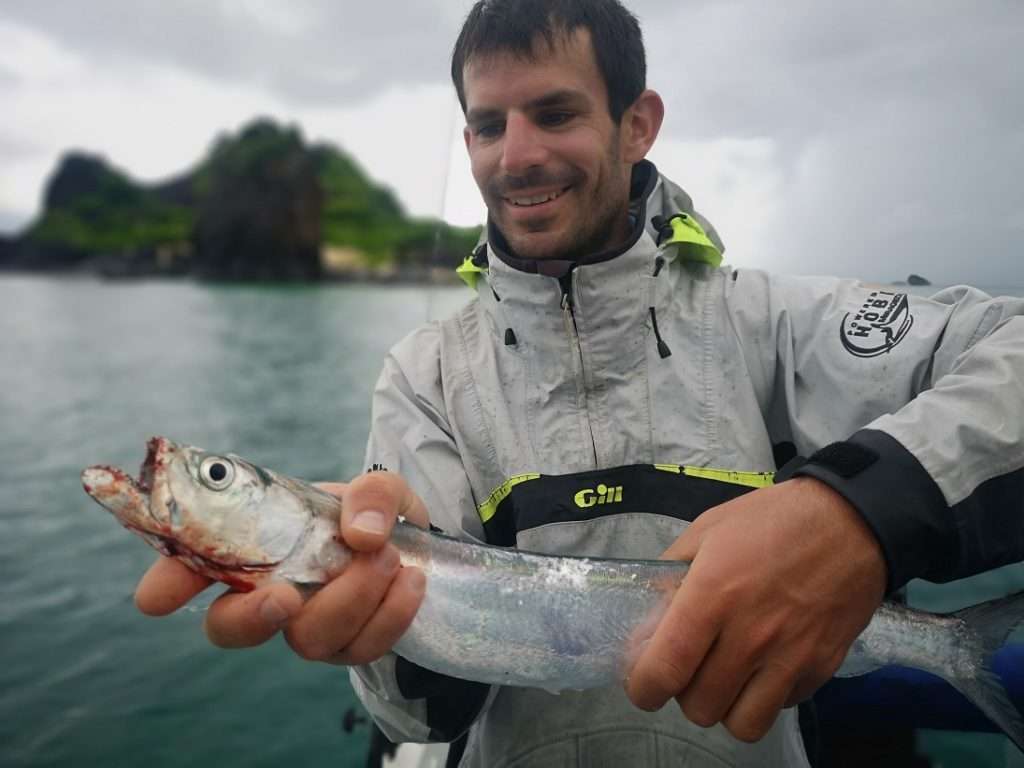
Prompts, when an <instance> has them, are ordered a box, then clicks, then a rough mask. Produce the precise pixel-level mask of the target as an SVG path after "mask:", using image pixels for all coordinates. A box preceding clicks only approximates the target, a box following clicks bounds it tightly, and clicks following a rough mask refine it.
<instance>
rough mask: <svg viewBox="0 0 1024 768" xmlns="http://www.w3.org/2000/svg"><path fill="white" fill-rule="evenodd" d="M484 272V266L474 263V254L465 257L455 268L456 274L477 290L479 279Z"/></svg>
mask: <svg viewBox="0 0 1024 768" xmlns="http://www.w3.org/2000/svg"><path fill="white" fill-rule="evenodd" d="M483 273H484V270H483V268H482V267H478V266H477V265H476V264H474V263H473V255H472V254H470V255H469V256H467V257H466V258H465V259H463V260H462V263H461V264H459V266H457V267H456V268H455V274H456V275H458V276H459V278H460V279H461V280H462V282H464V283H465V284H466V285H468V286H469V287H470V288H472V289H473V290H474V291H475V290H476V283H477V280H479V279H480V275H482V274H483Z"/></svg>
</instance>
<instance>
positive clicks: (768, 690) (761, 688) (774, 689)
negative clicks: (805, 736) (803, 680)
mask: <svg viewBox="0 0 1024 768" xmlns="http://www.w3.org/2000/svg"><path fill="white" fill-rule="evenodd" d="M792 689H793V671H792V669H790V668H788V667H786V666H783V665H780V664H768V665H766V666H764V667H762V668H761V669H759V670H758V671H757V672H755V673H754V675H753V676H752V677H751V678H750V681H749V682H748V683H747V684H746V686H745V687H744V688H743V691H742V693H740V695H739V696H738V697H737V699H736V702H735V703H734V704H733V705H732V708H731V709H730V710H729V712H728V714H726V716H725V717H724V718H723V719H722V724H723V725H725V727H726V728H727V729H728V731H729V733H731V734H732V735H733V736H735V737H736V738H737V739H739V740H740V741H746V742H754V741H758V740H759V739H761V738H762V737H763V736H764V735H765V734H766V733H768V731H769V729H770V728H771V727H772V725H773V724H774V723H775V719H776V718H777V717H778V716H779V711H780V710H781V709H782V707H783V705H784V704H785V703H786V699H787V698H789V695H790V691H792Z"/></svg>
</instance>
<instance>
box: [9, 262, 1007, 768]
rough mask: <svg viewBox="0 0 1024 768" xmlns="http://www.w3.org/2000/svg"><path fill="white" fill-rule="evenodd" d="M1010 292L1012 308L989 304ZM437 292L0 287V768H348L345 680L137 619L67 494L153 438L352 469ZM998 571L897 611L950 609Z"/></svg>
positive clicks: (136, 564) (271, 650)
mask: <svg viewBox="0 0 1024 768" xmlns="http://www.w3.org/2000/svg"><path fill="white" fill-rule="evenodd" d="M1000 292H1012V293H1017V294H1022V293H1024V292H1022V291H1020V290H1012V289H1011V290H1006V289H1004V290H1003V291H1000ZM469 297H470V294H469V292H468V291H466V290H465V289H459V288H432V289H427V288H412V287H365V286H329V287H301V288H298V287H296V288H287V287H276V288H259V287H222V286H208V285H197V284H194V283H191V282H155V281H154V282H102V281H97V280H92V279H87V278H81V279H78V278H75V279H51V278H43V277H22V276H13V277H12V276H4V277H0V589H2V599H0V766H4V767H5V768H7V767H10V768H15V767H16V766H145V767H146V768H161V767H162V766H183V765H211V766H212V765H216V766H218V768H233V767H234V766H246V767H248V766H253V767H256V766H279V765H284V764H288V765H298V766H338V767H345V766H362V765H363V763H364V760H365V751H366V746H367V740H368V730H367V728H366V726H365V725H361V726H358V727H357V728H356V729H355V731H354V732H353V733H351V734H347V733H345V732H344V730H343V728H342V721H343V717H344V714H345V712H346V710H348V709H350V708H351V707H353V706H357V703H356V700H355V698H354V696H353V695H352V692H351V690H350V688H349V685H348V680H347V675H346V672H345V670H343V669H341V668H336V667H329V666H325V665H319V664H312V663H308V662H303V661H301V660H299V659H298V658H296V657H295V656H293V655H292V654H291V652H290V651H289V650H288V648H287V646H286V645H285V644H284V643H283V641H281V640H280V639H276V640H274V641H272V642H270V643H269V644H267V645H266V646H264V647H262V648H259V649H255V650H247V651H223V650H218V649H215V648H213V647H212V646H210V645H209V644H208V643H207V641H206V640H205V637H204V635H203V632H202V622H203V608H204V605H206V604H208V603H209V600H210V599H212V598H206V599H205V601H203V600H201V601H199V604H198V605H196V606H194V607H192V608H191V609H186V610H183V611H180V612H179V613H177V614H175V615H174V616H171V617H168V618H165V619H159V620H158V619H150V618H146V617H144V616H142V615H141V614H139V613H138V612H137V611H136V610H135V609H134V607H133V604H132V591H133V588H134V586H135V584H136V582H137V580H138V578H139V576H140V575H141V574H142V572H143V571H144V570H145V569H146V568H147V566H148V565H149V564H150V563H151V562H152V560H153V558H154V555H153V554H152V552H151V551H150V550H149V548H148V547H146V546H145V545H144V544H143V543H142V542H140V541H139V540H137V539H136V538H135V537H133V536H130V535H129V534H127V533H126V532H125V531H124V530H123V529H122V528H121V527H120V526H118V525H116V524H114V522H113V521H112V520H111V518H110V517H109V516H108V515H107V514H106V513H105V512H104V511H103V510H101V509H100V508H99V507H98V506H96V505H95V504H94V503H93V502H92V501H91V500H90V499H89V498H88V497H86V496H85V494H84V493H83V492H82V490H81V487H80V485H79V480H78V474H79V472H80V470H81V469H82V468H83V467H84V466H86V465H89V464H93V463H111V464H118V465H121V466H125V467H127V468H132V469H134V468H135V467H137V466H138V464H139V462H140V461H141V460H142V457H143V447H144V442H145V440H146V439H147V438H148V437H149V436H151V435H155V434H163V435H167V436H170V437H173V438H177V439H180V440H182V441H186V442H191V443H193V444H196V445H201V446H204V447H208V448H211V449H220V450H224V449H227V450H234V451H237V452H239V453H241V454H243V455H245V456H246V457H247V458H250V459H253V460H255V461H257V462H259V463H262V464H264V465H266V466H270V467H273V468H275V469H278V470H280V471H282V472H285V473H288V474H293V475H296V476H299V477H304V478H307V479H311V480H329V479H346V478H348V477H350V476H352V475H354V474H357V473H359V472H360V471H361V470H362V469H363V467H362V466H361V464H362V459H363V456H362V452H363V445H364V440H365V436H366V433H367V429H368V422H369V412H368V404H369V400H370V393H371V390H372V388H373V385H374V382H375V379H376V376H377V373H378V371H379V368H380V364H381V361H382V358H383V356H384V354H385V352H386V350H387V349H388V348H389V347H390V346H391V345H392V344H394V342H396V341H397V340H398V339H399V338H401V337H402V336H404V335H405V334H406V333H408V332H409V331H410V330H412V329H413V328H414V327H416V326H417V325H419V324H421V323H423V322H424V321H426V320H428V319H433V318H437V317H441V316H444V315H446V314H448V313H449V312H450V311H452V310H453V309H454V308H456V307H457V306H458V305H460V304H461V303H463V302H464V301H466V300H468V298H469ZM1022 587H1024V571H1022V570H1021V568H1020V567H1019V566H1012V567H1009V568H1004V569H1001V570H1000V571H997V572H994V573H992V574H986V575H985V576H983V577H978V578H975V579H972V580H969V581H965V582H959V583H957V584H953V585H947V586H943V587H936V586H932V585H923V584H922V585H916V584H915V585H914V587H913V590H912V597H913V599H914V600H916V601H917V602H918V603H920V604H922V605H927V606H929V607H934V608H942V609H946V608H953V607H959V606H962V605H965V604H968V603H972V602H976V601H977V600H979V599H983V598H985V597H989V596H995V595H998V594H1004V593H1006V592H1007V591H1010V590H1011V589H1014V588H1022ZM922 743H923V745H924V749H925V751H927V752H928V753H929V754H931V755H933V756H934V757H935V758H936V759H937V760H940V761H941V764H942V765H947V766H953V765H971V766H993V768H994V767H995V766H1003V765H1015V766H1019V765H1024V761H1019V760H1017V758H1016V757H1010V758H1007V757H1006V755H1007V754H1008V753H1007V752H1006V747H1005V743H1006V742H1005V740H1004V739H1003V738H1002V737H1000V736H994V735H972V736H963V735H960V734H949V733H942V734H938V733H926V734H924V736H923V739H922Z"/></svg>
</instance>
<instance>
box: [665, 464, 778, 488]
mask: <svg viewBox="0 0 1024 768" xmlns="http://www.w3.org/2000/svg"><path fill="white" fill-rule="evenodd" d="M683 474H684V475H689V476H690V477H703V478H704V479H705V480H717V481H718V482H720V483H732V484H733V485H745V486H747V487H748V488H767V487H768V486H769V485H772V484H773V483H774V482H775V473H774V472H740V471H738V470H735V469H709V468H708V467H683Z"/></svg>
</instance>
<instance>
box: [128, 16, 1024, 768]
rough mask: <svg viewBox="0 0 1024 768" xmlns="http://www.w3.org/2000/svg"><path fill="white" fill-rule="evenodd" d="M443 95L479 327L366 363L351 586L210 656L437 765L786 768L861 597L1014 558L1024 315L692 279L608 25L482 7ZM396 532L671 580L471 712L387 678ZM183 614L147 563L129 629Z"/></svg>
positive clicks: (172, 585)
mask: <svg viewBox="0 0 1024 768" xmlns="http://www.w3.org/2000/svg"><path fill="white" fill-rule="evenodd" d="M452 75H453V79H454V81H455V86H456V89H457V90H458V93H459V97H460V99H461V101H462V104H463V108H464V110H465V114H466V123H467V125H466V129H465V140H466V146H467V149H468V151H469V155H470V159H471V161H472V168H473V175H474V177H475V179H476V181H477V183H478V185H479V187H480V190H481V193H482V194H483V196H484V199H485V201H486V203H487V207H488V213H489V221H488V227H487V232H486V237H485V240H484V242H483V243H482V244H481V247H480V248H478V249H477V251H476V253H475V254H474V257H473V259H472V260H471V261H469V262H468V263H467V264H466V265H464V268H463V273H464V274H465V275H466V277H467V279H468V281H469V282H471V283H474V284H475V286H476V288H477V294H478V295H477V298H476V300H475V301H473V302H472V303H471V304H470V305H469V306H468V307H467V308H465V309H464V310H462V311H460V312H459V313H458V314H457V315H456V316H454V317H452V318H449V319H447V320H445V321H443V322H440V323H435V324H432V325H430V326H427V327H425V328H423V329H420V330H419V331H417V332H416V333H415V334H413V335H412V336H410V337H409V338H408V339H406V340H405V341H403V342H401V343H400V344H399V345H397V346H396V347H395V349H394V350H393V351H392V353H391V355H390V356H389V358H388V360H387V361H386V363H385V366H384V371H383V373H382V375H381V378H380V381H379V383H378V386H377V389H376V392H375V395H374V406H373V408H374V410H373V432H372V434H371V436H370V442H369V448H368V452H367V466H370V465H374V466H383V467H384V468H386V469H387V470H388V471H387V472H374V473H371V474H368V475H364V476H362V477H360V478H357V479H356V480H354V481H353V482H352V483H351V484H350V485H349V486H348V487H347V489H342V488H341V487H336V488H335V490H336V491H337V492H339V493H343V495H344V499H345V510H344V513H343V517H342V520H341V531H342V535H343V537H344V538H345V540H346V542H348V543H349V544H350V545H351V546H352V547H353V548H354V549H356V550H358V551H359V552H360V555H359V556H358V557H357V558H356V559H355V561H354V563H353V564H352V566H351V567H350V568H349V569H347V570H346V571H345V572H344V573H343V574H341V575H339V576H338V577H337V578H336V579H334V580H333V581H332V582H331V583H330V584H328V585H327V586H326V587H325V588H324V589H323V590H322V591H321V592H320V593H318V594H317V595H316V596H314V597H313V598H311V599H310V600H309V601H308V602H307V603H305V604H303V603H302V601H301V599H300V597H299V595H298V594H297V593H296V592H295V591H294V590H293V589H291V588H290V587H288V586H286V585H275V586H271V587H267V588H264V589H261V590H259V591H257V592H253V593H250V594H248V595H228V596H225V597H222V598H220V599H219V600H217V601H216V602H215V603H214V604H213V605H212V606H211V608H210V610H209V612H208V620H207V621H208V623H207V632H208V634H209V636H210V638H211V640H212V641H213V642H214V643H216V644H218V645H221V646H224V647H239V646H250V645H254V644H257V643H260V642H263V641H265V640H266V639H268V638H269V637H271V636H272V635H273V634H274V633H275V632H277V631H278V630H281V629H283V630H284V632H285V636H286V638H287V639H288V641H289V643H290V644H291V645H292V647H293V648H294V649H295V650H296V652H297V653H299V654H300V655H301V656H303V657H305V658H308V659H315V660H320V661H328V662H333V663H340V664H347V665H353V673H352V679H353V683H354V685H355V687H356V690H357V692H358V693H359V695H360V696H361V698H362V700H363V702H364V704H365V705H366V707H367V708H368V709H369V711H370V712H371V713H372V714H373V715H374V717H375V718H376V719H377V721H378V722H379V724H380V725H381V727H382V728H383V729H384V730H385V732H386V733H387V734H388V735H389V736H390V737H391V738H393V739H395V740H414V741H427V740H435V741H450V740H455V739H460V737H461V739H460V741H459V746H458V749H457V750H455V751H454V752H453V754H454V757H453V758H452V760H453V761H454V759H457V758H458V757H460V756H461V764H462V765H473V766H548V765H563V764H565V765H569V764H571V765H578V764H587V765H609V766H610V765H615V766H621V765H655V764H659V765H668V764H673V765H674V764H680V765H681V764H686V765H714V766H719V765H758V766H769V765H787V764H794V765H804V764H806V761H807V758H806V755H805V753H804V749H803V746H802V743H801V741H800V738H799V732H798V729H797V726H796V716H795V713H794V710H793V709H792V705H794V704H796V703H797V702H800V701H802V700H803V699H805V698H807V697H808V696H809V695H810V694H811V693H812V692H813V691H814V690H815V689H816V688H817V687H818V686H819V685H821V684H822V683H823V682H824V681H825V680H827V679H828V678H829V677H830V676H831V674H832V673H833V672H834V671H835V669H836V668H837V667H838V665H839V664H840V662H841V661H842V659H843V657H844V656H845V654H846V651H847V649H848V648H849V646H850V644H851V642H852V641H853V639H854V638H855V637H856V636H857V635H858V634H859V633H860V631H861V630H862V629H863V627H864V626H865V625H866V624H867V622H868V621H869V619H870V617H871V615H872V613H873V611H874V610H875V608H876V607H877V606H878V605H879V603H880V601H881V600H882V598H883V596H884V595H885V594H886V593H887V592H891V591H893V590H895V589H898V588H899V587H901V586H903V585H904V584H905V583H906V582H907V581H908V580H909V579H911V578H913V577H917V576H924V577H927V578H932V579H940V580H943V579H951V578H956V577H959V576H963V575H967V574H969V573H973V572H978V571H981V570H985V569H988V568H991V567H994V566H996V565H999V564H1002V563H1006V562H1010V561H1013V560H1018V559H1022V558H1024V527H1022V526H1021V525H1020V523H1019V519H1020V513H1021V511H1022V510H1021V488H1022V476H1024V473H1022V470H1021V467H1022V466H1024V425H1022V419H1021V418H1020V415H1019V414H1020V408H1021V405H1022V404H1024V343H1022V334H1021V331H1022V329H1024V320H1022V318H1021V317H1020V316H1021V315H1022V314H1024V302H1021V301H1011V300H1004V301H993V300H990V299H989V298H988V297H986V296H984V295H982V294H980V293H977V292H973V291H969V290H966V289H965V290H956V291H948V292H945V293H943V294H940V295H939V296H936V297H934V298H933V299H930V300H923V299H908V298H907V297H906V296H903V295H899V294H895V293H892V292H889V291H886V290H883V289H879V288H874V289H873V288H869V287H864V286H862V285H860V284H857V283H853V282H842V281H836V280H822V279H814V280H809V279H783V278H773V277H769V276H767V275H764V274H762V273H758V272H756V271H751V272H734V271H731V270H729V269H727V268H720V267H719V266H718V264H717V262H718V260H719V251H720V250H721V244H720V242H719V241H718V237H717V235H716V234H715V232H714V230H713V229H712V228H711V227H710V225H709V224H708V223H707V222H706V221H705V220H704V219H703V218H701V217H700V216H699V215H697V214H696V213H695V212H694V211H693V207H692V204H691V202H690V200H689V198H688V197H687V196H686V194H685V193H684V192H683V191H682V190H681V189H679V188H678V187H677V186H675V185H674V184H673V183H672V182H671V181H669V180H668V179H665V178H664V177H661V176H660V175H659V174H658V173H657V170H656V169H655V168H654V167H653V166H652V165H651V164H650V163H649V162H647V161H645V160H644V157H645V156H646V154H647V152H648V150H649V149H650V147H651V146H652V144H653V143H654V141H655V139H656V137H657V134H658V131H659V128H660V126H661V121H662V115H663V106H662V102H661V99H660V98H659V97H658V95H657V94H656V93H655V92H654V91H651V90H647V89H646V88H645V83H644V79H645V68H644V52H643V45H642V41H641V36H640V30H639V27H638V25H637V23H636V20H635V19H634V18H633V17H632V16H631V15H630V14H629V13H628V12H627V11H625V10H624V9H623V8H622V7H621V6H620V5H619V4H618V2H617V1H616V0H587V1H586V2H584V1H583V0H549V1H548V2H543V1H542V0H490V1H489V2H481V3H478V4H477V5H476V6H474V8H473V10H472V11H471V12H470V14H469V17H468V18H467V21H466V24H465V26H464V28H463V30H462V33H461V35H460V37H459V40H458V42H457V44H456V47H455V53H454V56H453V62H452ZM787 446H790V447H789V448H788V449H787ZM794 450H795V451H799V452H800V453H802V454H804V455H811V454H813V455H812V457H811V459H810V460H809V461H807V462H806V463H803V464H802V465H799V466H797V464H796V463H790V465H789V467H788V468H787V469H786V470H785V471H784V472H783V473H780V474H779V475H778V476H777V477H776V478H775V480H776V482H775V484H774V485H770V486H769V487H759V488H758V486H766V485H768V482H767V478H768V477H770V474H769V473H771V472H772V471H773V470H774V469H776V467H777V466H778V465H780V464H782V463H783V462H784V459H785V458H786V456H785V454H786V453H787V452H788V453H793V452H794ZM685 467H690V468H697V469H696V470H694V469H689V470H687V469H685ZM694 475H697V476H694ZM789 475H795V476H794V477H792V478H791V479H784V478H785V477H786V476H789ZM600 488H603V489H604V490H603V491H602V490H599V489H600ZM752 488H756V489H754V490H752ZM608 489H613V491H614V492H609V490H608ZM598 500H600V503H598ZM399 514H401V515H405V516H406V517H407V518H410V519H412V520H413V521H414V522H417V523H419V524H422V525H426V524H427V523H431V524H433V525H436V526H438V527H440V528H441V529H444V530H446V531H448V532H450V533H454V534H457V535H461V536H464V537H467V538H474V539H478V540H487V541H490V542H492V543H497V544H502V545H516V546H520V547H522V548H527V549H532V550H539V551H545V552H550V553H571V554H583V555H591V556H618V557H653V556H657V555H659V554H663V555H664V556H665V557H669V558H678V559H683V560H688V561H692V563H693V566H692V568H691V570H690V572H689V574H688V576H687V578H686V580H685V582H684V584H683V586H682V587H681V588H680V589H679V591H678V592H677V594H676V595H675V597H674V600H673V602H672V605H671V607H670V609H669V611H668V614H667V615H666V616H665V618H664V619H663V620H662V621H661V623H660V625H659V626H658V628H657V629H656V631H655V632H654V634H653V636H652V637H651V639H650V641H649V642H648V643H646V645H645V646H644V647H643V649H642V651H641V652H640V654H639V657H638V658H637V660H636V662H635V664H634V666H633V667H632V669H631V671H630V673H629V676H628V679H627V680H626V681H625V685H624V688H623V689H618V688H613V689H608V690H600V691H589V692H568V693H563V694H562V695H561V696H552V695H550V694H548V693H546V692H544V691H537V690H530V689H516V688H499V687H488V686H485V685H482V684H478V683H469V682H466V681H460V680H453V679H450V678H445V677H443V676H441V675H437V674H434V673H431V672H428V671H427V670H423V669H420V668H417V667H415V666H414V665H412V664H410V663H409V662H407V661H405V660H404V659H402V658H400V657H398V656H396V655H395V654H393V653H391V652H390V648H391V647H392V646H393V644H394V643H395V641H396V640H397V638H398V637H400V636H401V634H402V632H403V631H404V630H405V628H406V627H407V626H408V624H409V623H410V622H411V621H412V619H413V617H414V615H415V612H416V609H417V607H418V605H419V602H420V600H421V599H422V595H423V593H424V588H425V578H424V575H423V574H422V573H420V572H419V571H418V570H416V569H414V568H399V565H398V560H397V555H396V552H395V550H394V548H393V547H392V546H391V545H390V544H388V543H387V538H388V533H389V531H390V529H391V526H392V525H393V523H394V520H395V518H396V516H397V515H399ZM205 586H206V582H204V581H203V580H202V579H200V578H199V577H197V576H194V575H192V574H191V573H189V572H187V571H186V570H185V569H184V568H183V567H181V566H179V565H178V564H177V563H174V562H173V561H168V560H161V561H159V562H158V563H157V564H156V565H155V566H154V568H153V569H151V571H150V572H149V573H148V574H147V575H146V576H145V577H144V579H143V581H142V582H141V584H140V586H139V589H138V593H137V602H138V604H139V607H140V608H141V609H142V610H143V611H145V612H147V613H153V614H161V613H166V612H169V611H171V610H174V609H175V608H176V607H178V606H180V605H181V604H183V603H184V602H185V601H187V600H188V599H189V598H190V597H191V596H192V595H194V594H195V593H196V592H197V591H199V590H200V589H202V588H204V587H205ZM670 699H675V700H676V702H677V703H678V705H679V709H681V711H682V714H680V712H679V709H676V708H674V707H663V705H664V704H665V703H666V702H668V701H669V700H670ZM712 726H716V727H712Z"/></svg>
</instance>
